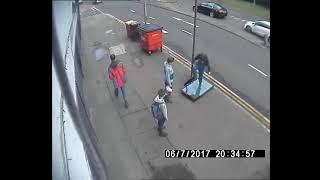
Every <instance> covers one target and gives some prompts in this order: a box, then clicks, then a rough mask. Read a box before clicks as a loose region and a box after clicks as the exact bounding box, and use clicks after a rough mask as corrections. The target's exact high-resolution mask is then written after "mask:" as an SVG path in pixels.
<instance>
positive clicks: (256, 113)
mask: <svg viewBox="0 0 320 180" xmlns="http://www.w3.org/2000/svg"><path fill="white" fill-rule="evenodd" d="M96 10H98V11H100V10H99V9H96ZM100 12H102V11H100ZM102 13H103V12H102ZM103 15H105V16H108V17H110V18H112V19H114V20H116V21H118V22H119V23H120V24H125V23H124V22H123V21H121V20H119V19H118V18H116V17H114V16H112V15H111V14H107V13H103ZM163 47H164V49H167V50H168V51H169V53H170V54H172V53H174V55H175V56H176V57H177V58H176V59H177V60H178V59H180V60H181V61H183V62H181V61H179V62H180V63H181V64H182V65H184V66H185V67H186V68H188V69H189V70H190V65H191V63H190V61H188V60H187V59H186V58H184V57H182V56H181V55H180V54H178V53H176V52H175V51H173V50H171V49H170V48H169V47H167V46H165V45H163ZM204 76H205V78H207V79H208V80H210V81H211V82H212V83H214V84H215V85H216V86H217V87H218V89H219V91H221V92H223V94H224V95H225V97H227V98H230V99H231V100H232V101H233V102H234V103H235V104H237V105H239V106H240V107H241V108H242V109H244V110H246V111H247V112H248V113H249V114H250V115H252V116H253V117H254V119H255V120H256V121H257V120H258V121H260V124H261V125H262V126H263V127H264V128H265V129H267V131H268V132H270V130H269V129H270V120H269V119H268V118H266V117H265V116H264V115H262V114H261V113H260V112H259V111H257V110H256V109H255V108H254V107H252V106H251V105H250V104H248V103H247V102H246V101H244V100H243V99H242V98H240V97H239V96H238V95H236V94H235V93H234V92H233V91H231V90H230V89H228V88H227V87H225V86H224V85H223V84H222V83H220V82H219V81H218V80H216V79H214V78H213V77H211V76H208V75H207V73H204Z"/></svg>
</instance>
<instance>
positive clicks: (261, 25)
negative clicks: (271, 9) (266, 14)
mask: <svg viewBox="0 0 320 180" xmlns="http://www.w3.org/2000/svg"><path fill="white" fill-rule="evenodd" d="M243 28H244V29H245V30H246V31H248V32H251V33H254V34H256V35H258V36H260V37H264V38H265V39H266V40H267V41H268V42H270V22H268V21H255V22H252V21H248V22H247V23H246V24H245V25H244V27H243Z"/></svg>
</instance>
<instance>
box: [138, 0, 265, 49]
mask: <svg viewBox="0 0 320 180" xmlns="http://www.w3.org/2000/svg"><path fill="white" fill-rule="evenodd" d="M135 3H139V4H143V3H142V2H138V1H137V2H135ZM147 5H150V6H154V7H157V8H160V9H164V10H167V11H171V12H175V13H178V14H181V15H185V16H188V17H191V18H194V17H193V16H190V15H189V14H186V13H183V12H180V11H175V10H172V9H169V8H165V7H162V6H158V5H155V4H147ZM197 20H199V21H201V22H204V23H207V24H209V25H211V26H214V27H217V28H219V29H221V30H224V31H227V32H229V33H231V34H233V35H235V36H238V37H240V38H241V39H243V40H246V41H248V42H250V43H251V44H253V45H255V46H257V47H260V48H264V46H262V45H260V44H258V43H256V42H254V41H251V40H249V39H247V38H245V37H243V36H242V35H240V34H238V33H235V32H233V31H231V30H228V29H225V28H222V27H220V26H218V25H216V24H213V23H211V22H208V21H206V20H203V19H199V18H197Z"/></svg>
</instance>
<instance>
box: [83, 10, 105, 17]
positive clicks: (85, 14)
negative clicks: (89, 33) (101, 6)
mask: <svg viewBox="0 0 320 180" xmlns="http://www.w3.org/2000/svg"><path fill="white" fill-rule="evenodd" d="M98 14H101V12H99V11H97V10H94V9H88V10H85V11H83V12H82V13H81V17H82V18H86V17H90V16H95V15H98Z"/></svg>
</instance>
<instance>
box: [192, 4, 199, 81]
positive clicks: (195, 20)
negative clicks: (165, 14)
mask: <svg viewBox="0 0 320 180" xmlns="http://www.w3.org/2000/svg"><path fill="white" fill-rule="evenodd" d="M194 7H195V8H194V20H193V41H192V59H191V61H192V63H191V76H192V68H193V62H194V46H195V44H196V27H197V24H196V23H197V9H198V2H197V0H195V1H194Z"/></svg>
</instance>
